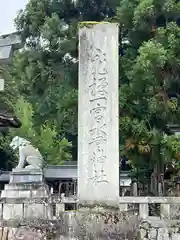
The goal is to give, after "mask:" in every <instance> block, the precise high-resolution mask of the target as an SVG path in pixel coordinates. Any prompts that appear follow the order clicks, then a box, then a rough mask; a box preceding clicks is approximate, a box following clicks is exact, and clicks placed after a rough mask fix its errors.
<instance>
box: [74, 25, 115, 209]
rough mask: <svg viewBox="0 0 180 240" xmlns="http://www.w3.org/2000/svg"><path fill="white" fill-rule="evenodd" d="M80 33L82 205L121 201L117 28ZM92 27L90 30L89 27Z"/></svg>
mask: <svg viewBox="0 0 180 240" xmlns="http://www.w3.org/2000/svg"><path fill="white" fill-rule="evenodd" d="M82 25H84V26H83V27H82V26H81V27H80V30H79V104H78V109H79V110H78V111H79V113H78V114H79V115H78V182H79V183H82V184H78V199H79V202H80V203H82V204H84V203H85V202H101V203H102V202H106V203H108V205H111V204H116V203H117V200H118V198H119V130H118V129H119V123H118V121H119V112H118V108H119V96H118V88H119V83H118V67H119V63H118V59H119V54H118V51H119V50H118V35H119V34H118V29H119V28H118V25H117V24H116V23H93V24H92V23H91V22H90V23H88V22H87V23H84V24H83V23H82ZM86 25H88V26H86Z"/></svg>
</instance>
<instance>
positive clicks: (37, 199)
mask: <svg viewBox="0 0 180 240" xmlns="http://www.w3.org/2000/svg"><path fill="white" fill-rule="evenodd" d="M1 198H2V199H4V203H3V218H4V220H8V219H17V218H20V217H21V218H25V219H31V218H33V219H37V218H43V219H51V217H52V214H51V213H52V211H51V207H50V204H49V198H50V192H49V188H48V186H47V185H46V184H45V182H44V180H43V171H42V170H41V169H20V170H19V169H13V170H12V172H11V174H10V182H9V184H6V185H5V189H4V190H3V191H2V193H1ZM20 209H21V210H20ZM17 212H18V215H17V214H16V213H17ZM27 212H28V214H27Z"/></svg>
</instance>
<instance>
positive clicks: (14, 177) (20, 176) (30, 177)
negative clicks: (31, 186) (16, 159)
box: [10, 168, 43, 183]
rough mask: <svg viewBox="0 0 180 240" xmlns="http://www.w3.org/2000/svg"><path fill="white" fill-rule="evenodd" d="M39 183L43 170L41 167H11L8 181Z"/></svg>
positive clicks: (41, 180)
mask: <svg viewBox="0 0 180 240" xmlns="http://www.w3.org/2000/svg"><path fill="white" fill-rule="evenodd" d="M19 182H20V183H41V182H43V172H42V170H41V169H23V170H19V169H16V168H15V169H13V170H12V172H11V174H10V183H19Z"/></svg>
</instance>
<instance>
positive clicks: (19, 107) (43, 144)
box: [8, 97, 71, 165]
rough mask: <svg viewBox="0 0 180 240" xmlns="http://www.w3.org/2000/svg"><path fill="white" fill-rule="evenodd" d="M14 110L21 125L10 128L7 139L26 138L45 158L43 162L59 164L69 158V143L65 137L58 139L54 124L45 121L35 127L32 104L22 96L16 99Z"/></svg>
mask: <svg viewBox="0 0 180 240" xmlns="http://www.w3.org/2000/svg"><path fill="white" fill-rule="evenodd" d="M14 112H15V114H16V116H17V117H18V118H19V119H20V121H21V122H22V127H21V128H18V129H11V130H10V132H9V139H8V140H9V141H10V139H12V138H13V137H15V136H19V137H23V138H26V139H27V140H29V141H30V142H31V143H32V145H34V146H35V147H37V148H38V149H39V150H40V152H41V153H42V155H43V157H44V159H45V164H53V165H57V164H58V165H59V164H62V163H64V161H66V160H71V154H70V152H69V150H70V148H71V143H70V142H68V141H67V139H65V138H62V139H59V135H58V133H57V130H56V126H55V125H51V124H49V123H48V122H46V123H44V124H43V125H41V126H40V127H38V128H36V127H35V126H34V124H33V122H34V119H33V117H34V111H33V108H32V105H31V104H30V103H29V102H27V101H26V100H25V99H24V98H23V97H21V98H19V99H18V100H17V103H16V105H15V106H14ZM9 141H8V142H9Z"/></svg>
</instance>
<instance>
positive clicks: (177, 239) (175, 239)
mask: <svg viewBox="0 0 180 240" xmlns="http://www.w3.org/2000/svg"><path fill="white" fill-rule="evenodd" d="M171 240H180V234H179V233H174V234H172V236H171Z"/></svg>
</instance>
